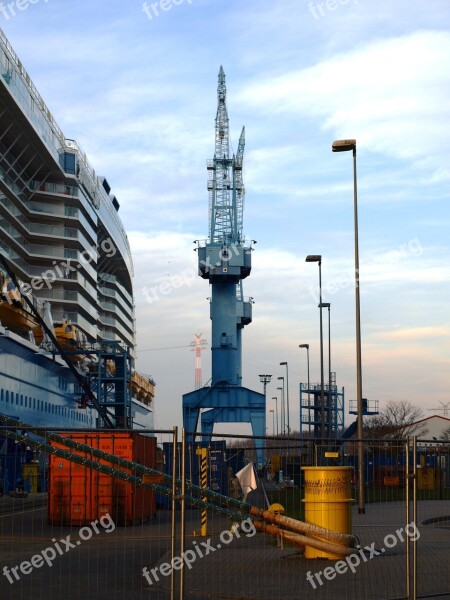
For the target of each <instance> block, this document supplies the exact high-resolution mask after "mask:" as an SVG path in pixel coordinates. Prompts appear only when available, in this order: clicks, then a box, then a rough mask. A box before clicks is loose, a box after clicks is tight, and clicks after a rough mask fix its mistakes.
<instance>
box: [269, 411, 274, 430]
mask: <svg viewBox="0 0 450 600" xmlns="http://www.w3.org/2000/svg"><path fill="white" fill-rule="evenodd" d="M269 412H271V413H272V435H273V436H274V435H275V411H274V410H273V408H271V409H270V410H269Z"/></svg>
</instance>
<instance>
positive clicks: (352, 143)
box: [331, 140, 366, 514]
mask: <svg viewBox="0 0 450 600" xmlns="http://www.w3.org/2000/svg"><path fill="white" fill-rule="evenodd" d="M331 149H332V150H333V152H348V151H349V150H351V151H352V153H353V214H354V221H355V304H356V311H355V312H356V403H357V407H356V411H357V417H358V423H357V427H358V429H357V435H358V440H359V441H358V489H359V507H358V512H359V514H364V513H365V512H366V511H365V508H364V465H363V460H364V454H363V443H362V437H363V406H362V368H361V307H360V298H359V243H358V190H357V185H356V140H336V141H334V142H333V144H332V146H331Z"/></svg>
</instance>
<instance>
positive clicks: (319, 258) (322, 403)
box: [305, 254, 325, 439]
mask: <svg viewBox="0 0 450 600" xmlns="http://www.w3.org/2000/svg"><path fill="white" fill-rule="evenodd" d="M305 261H306V262H316V263H318V264H319V307H320V438H321V439H323V438H324V425H325V400H324V394H323V328H322V308H321V304H322V256H321V255H320V254H308V256H307V257H306V258H305Z"/></svg>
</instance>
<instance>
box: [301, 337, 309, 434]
mask: <svg viewBox="0 0 450 600" xmlns="http://www.w3.org/2000/svg"><path fill="white" fill-rule="evenodd" d="M298 347H299V348H306V364H307V369H308V433H309V434H310V435H311V414H310V412H309V410H310V408H311V400H310V392H309V389H310V388H309V385H310V383H309V344H299V346H298ZM301 426H302V424H301V423H300V429H301Z"/></svg>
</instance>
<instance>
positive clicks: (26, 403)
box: [24, 396, 28, 408]
mask: <svg viewBox="0 0 450 600" xmlns="http://www.w3.org/2000/svg"><path fill="white" fill-rule="evenodd" d="M24 402H25V408H28V397H27V396H25V400H24Z"/></svg>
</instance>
